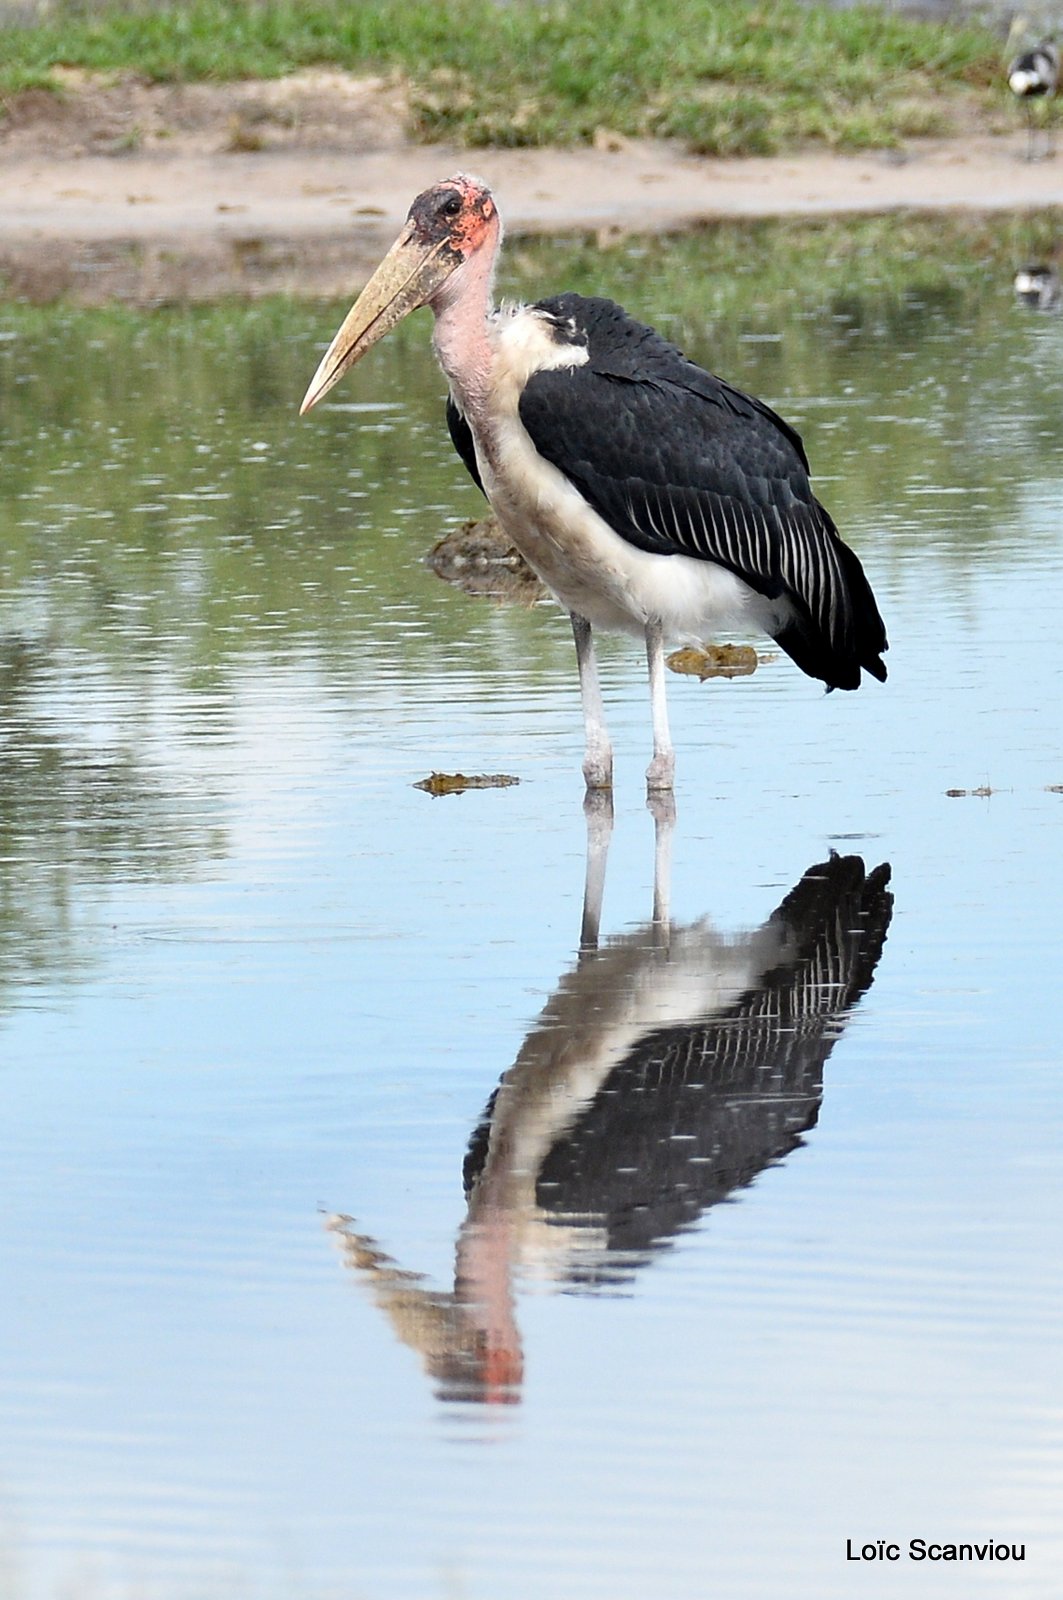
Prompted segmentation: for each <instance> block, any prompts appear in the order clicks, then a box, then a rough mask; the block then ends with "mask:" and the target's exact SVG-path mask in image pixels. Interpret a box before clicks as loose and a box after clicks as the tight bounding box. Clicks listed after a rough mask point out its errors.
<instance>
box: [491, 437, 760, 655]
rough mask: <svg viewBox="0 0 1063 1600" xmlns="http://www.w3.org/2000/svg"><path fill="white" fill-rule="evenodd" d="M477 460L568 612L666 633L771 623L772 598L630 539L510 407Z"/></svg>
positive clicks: (612, 625)
mask: <svg viewBox="0 0 1063 1600" xmlns="http://www.w3.org/2000/svg"><path fill="white" fill-rule="evenodd" d="M477 458H478V461H479V466H480V474H481V477H482V479H483V485H484V488H485V490H486V491H487V497H488V499H489V500H490V502H491V505H492V507H493V508H494V511H495V513H496V515H497V516H498V519H499V521H500V522H501V523H502V526H503V527H504V528H505V530H506V532H507V533H508V534H509V537H510V538H511V539H512V540H513V543H514V544H515V545H516V546H517V548H518V550H520V552H521V554H522V555H523V556H524V558H525V560H526V561H527V562H528V564H529V565H530V566H531V567H533V568H534V569H535V571H536V572H537V573H538V574H539V577H540V578H541V579H542V580H543V582H544V583H545V584H546V585H547V587H548V588H549V589H550V590H551V591H552V592H553V593H554V594H555V595H556V596H557V598H558V600H559V601H560V602H561V604H562V605H563V606H564V607H565V608H566V610H568V611H576V612H578V613H579V615H580V616H583V617H586V618H587V621H588V622H589V623H590V624H591V625H592V627H595V628H606V629H613V630H617V629H618V630H620V631H622V632H627V633H637V634H641V633H642V632H643V631H644V629H645V627H646V624H647V623H648V622H651V621H659V622H660V623H661V624H662V625H663V627H664V632H665V635H666V636H667V637H668V638H669V639H677V640H701V639H704V638H705V637H706V636H707V635H709V634H712V633H715V632H719V631H720V630H721V629H732V628H739V629H741V628H749V627H753V628H755V629H758V630H762V631H767V625H768V622H769V620H770V619H769V610H770V608H769V605H768V602H767V601H765V600H764V599H763V597H762V596H760V595H758V594H757V593H756V591H755V590H753V589H751V588H750V587H749V585H748V584H746V583H743V581H742V579H741V578H737V577H735V575H734V574H733V573H731V572H728V571H727V569H726V568H724V567H719V566H717V565H716V564H715V562H712V561H700V560H698V559H696V558H695V557H693V556H661V555H653V554H651V553H650V552H649V551H647V550H640V549H639V548H638V547H637V546H636V545H633V544H629V542H628V541H627V540H626V539H623V538H621V536H620V535H619V534H618V533H615V532H614V531H613V529H612V528H610V527H609V525H608V523H606V522H605V521H603V519H602V518H601V517H600V516H599V515H598V513H597V512H596V511H594V510H592V508H591V507H590V506H589V505H588V504H587V502H586V500H584V498H583V496H582V495H581V494H580V493H579V491H578V490H577V489H575V488H574V487H573V486H572V484H570V483H569V481H568V479H567V478H566V477H565V476H564V474H563V473H561V472H559V471H558V470H557V468H556V467H554V466H551V464H550V463H549V462H548V461H544V460H543V458H542V456H540V455H539V453H538V451H537V450H536V449H535V446H534V445H533V444H532V441H531V439H530V437H529V435H528V433H527V431H526V429H525V428H524V426H523V424H522V423H521V421H520V418H519V416H518V415H517V414H516V412H515V411H514V413H513V415H511V416H509V417H507V418H506V419H505V421H504V422H503V423H502V424H501V425H499V426H496V428H495V429H494V436H493V438H492V439H491V441H490V443H489V444H488V445H487V446H486V447H485V446H484V445H483V444H482V443H481V441H479V440H477Z"/></svg>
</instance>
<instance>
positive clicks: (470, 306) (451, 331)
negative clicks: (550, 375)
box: [432, 232, 499, 421]
mask: <svg viewBox="0 0 1063 1600" xmlns="http://www.w3.org/2000/svg"><path fill="white" fill-rule="evenodd" d="M498 244H499V236H498V233H497V232H496V233H495V235H494V237H493V238H490V239H487V240H485V241H484V243H483V244H482V245H481V246H480V248H479V249H478V250H476V251H474V252H473V254H472V255H471V256H469V258H468V260H467V261H465V262H464V263H463V264H462V266H460V267H459V268H458V270H457V272H455V273H454V275H453V276H452V277H451V278H448V280H447V282H446V283H445V284H444V285H443V288H442V289H441V290H440V292H439V294H438V295H437V296H436V298H435V300H433V301H432V310H433V311H434V312H435V316H436V325H435V333H434V335H433V343H434V344H435V348H436V355H437V356H438V357H439V364H440V366H441V367H442V368H443V371H444V372H445V373H446V375H447V379H448V381H449V383H450V387H451V389H452V391H453V393H454V398H455V399H456V400H457V402H458V404H459V406H460V407H461V409H462V411H463V412H464V414H465V415H466V416H467V417H469V418H470V419H471V420H473V421H477V420H478V419H479V418H480V417H481V416H482V415H483V412H484V406H485V403H486V399H487V392H488V388H489V386H490V381H491V367H492V363H493V361H494V352H493V350H492V348H491V341H490V338H489V337H488V333H487V318H488V315H489V313H490V310H491V289H492V284H493V282H494V275H495V274H494V267H495V258H496V256H497V254H498Z"/></svg>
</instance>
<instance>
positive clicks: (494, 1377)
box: [454, 1195, 524, 1402]
mask: <svg viewBox="0 0 1063 1600" xmlns="http://www.w3.org/2000/svg"><path fill="white" fill-rule="evenodd" d="M514 1251H515V1240H514V1227H513V1219H512V1216H511V1214H510V1213H509V1212H507V1211H506V1210H505V1208H504V1207H502V1206H498V1205H493V1204H491V1203H490V1202H489V1201H484V1202H483V1203H479V1199H478V1196H476V1195H474V1196H473V1199H472V1202H471V1204H470V1206H469V1215H468V1217H467V1218H466V1220H465V1222H464V1223H463V1224H462V1226H461V1230H460V1232H459V1233H458V1243H457V1251H456V1256H455V1267H454V1293H455V1298H456V1299H457V1300H458V1301H459V1303H460V1304H461V1305H462V1306H463V1307H464V1308H465V1314H466V1315H467V1317H468V1318H469V1320H470V1322H471V1323H472V1324H473V1326H474V1327H476V1328H477V1329H478V1331H479V1333H480V1335H481V1338H482V1341H483V1343H482V1351H483V1355H482V1363H483V1364H482V1368H481V1378H482V1382H483V1386H484V1395H483V1398H484V1399H485V1400H487V1401H494V1402H499V1401H513V1400H515V1399H516V1398H517V1393H516V1391H517V1390H518V1389H519V1387H520V1383H521V1380H522V1378H523V1375H524V1355H523V1352H522V1350H521V1343H520V1332H519V1330H518V1328H517V1320H516V1316H515V1311H514V1300H513V1256H514Z"/></svg>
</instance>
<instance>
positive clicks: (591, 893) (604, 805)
mask: <svg viewBox="0 0 1063 1600" xmlns="http://www.w3.org/2000/svg"><path fill="white" fill-rule="evenodd" d="M583 815H584V816H585V817H586V819H587V872H586V876H585V878H584V880H583V923H582V926H581V928H580V936H579V947H580V954H581V955H582V954H584V953H585V952H586V951H588V950H597V948H598V930H599V929H600V928H601V925H602V899H603V897H604V895H605V865H606V861H607V860H608V857H609V840H610V839H611V837H612V833H613V797H612V795H611V794H610V792H609V790H608V789H589V790H588V791H587V797H586V799H585V800H584V802H583Z"/></svg>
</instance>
